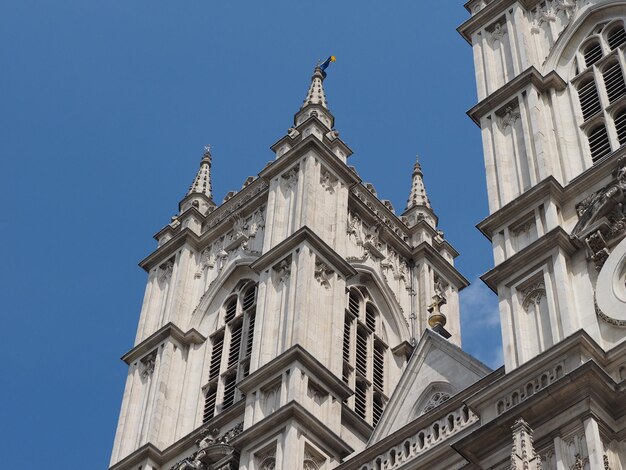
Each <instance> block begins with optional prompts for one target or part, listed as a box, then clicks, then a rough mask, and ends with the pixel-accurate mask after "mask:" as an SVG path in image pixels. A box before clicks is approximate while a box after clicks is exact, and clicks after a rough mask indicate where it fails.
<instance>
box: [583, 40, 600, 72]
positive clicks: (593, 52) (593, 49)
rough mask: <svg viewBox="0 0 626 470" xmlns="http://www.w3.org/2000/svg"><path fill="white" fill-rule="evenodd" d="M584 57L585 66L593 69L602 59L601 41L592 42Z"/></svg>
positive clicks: (585, 50)
mask: <svg viewBox="0 0 626 470" xmlns="http://www.w3.org/2000/svg"><path fill="white" fill-rule="evenodd" d="M583 56H584V57H585V65H586V66H587V67H591V66H592V65H593V64H595V63H596V62H597V61H599V60H600V59H601V58H602V46H601V45H600V41H592V42H591V43H590V44H588V45H587V46H585V49H584V50H583Z"/></svg>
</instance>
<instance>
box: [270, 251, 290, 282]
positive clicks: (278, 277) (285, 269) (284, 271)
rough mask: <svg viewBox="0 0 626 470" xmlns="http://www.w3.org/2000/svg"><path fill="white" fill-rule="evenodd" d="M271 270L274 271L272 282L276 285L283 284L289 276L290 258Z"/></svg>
mask: <svg viewBox="0 0 626 470" xmlns="http://www.w3.org/2000/svg"><path fill="white" fill-rule="evenodd" d="M272 270H273V271H274V282H275V283H276V284H278V285H280V284H285V283H286V282H287V281H288V280H289V277H290V276H291V256H288V257H287V258H285V259H283V260H282V261H280V262H279V263H278V264H277V265H275V266H274V267H273V268H272Z"/></svg>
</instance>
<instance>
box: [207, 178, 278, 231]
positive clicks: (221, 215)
mask: <svg viewBox="0 0 626 470" xmlns="http://www.w3.org/2000/svg"><path fill="white" fill-rule="evenodd" d="M267 188H268V184H267V182H266V181H265V180H262V179H257V180H255V181H253V182H252V183H251V184H250V185H249V186H247V187H246V189H245V191H240V192H239V193H237V197H236V198H233V199H232V202H231V201H230V200H229V201H228V204H225V205H222V206H220V207H218V208H217V209H215V211H213V212H212V213H211V215H210V217H209V218H208V220H207V224H206V225H207V228H209V229H210V228H213V227H215V226H216V225H218V224H220V223H221V222H222V221H224V220H226V219H227V218H228V217H230V216H231V215H233V214H235V213H236V212H237V211H239V209H241V208H242V207H243V206H244V205H245V204H246V203H247V202H248V201H250V200H251V199H253V198H255V197H256V196H257V195H258V194H260V193H262V192H263V191H265V190H266V189H267Z"/></svg>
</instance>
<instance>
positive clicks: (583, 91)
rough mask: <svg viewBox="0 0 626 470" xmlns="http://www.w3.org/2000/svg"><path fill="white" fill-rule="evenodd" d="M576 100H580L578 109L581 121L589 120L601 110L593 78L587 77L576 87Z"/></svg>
mask: <svg viewBox="0 0 626 470" xmlns="http://www.w3.org/2000/svg"><path fill="white" fill-rule="evenodd" d="M578 99H579V100H580V109H581V111H582V112H583V119H584V120H585V121H587V120H589V119H590V118H591V117H593V116H595V115H596V114H598V113H599V112H600V111H601V110H602V106H601V104H600V97H599V96H598V89H597V88H596V82H595V80H594V79H593V76H590V77H588V78H587V79H585V80H584V81H583V82H581V84H580V86H579V87H578Z"/></svg>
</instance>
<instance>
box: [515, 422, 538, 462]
mask: <svg viewBox="0 0 626 470" xmlns="http://www.w3.org/2000/svg"><path fill="white" fill-rule="evenodd" d="M512 430H513V446H512V449H511V470H528V469H531V468H535V469H537V470H541V458H540V457H539V456H538V455H537V453H536V452H535V447H534V445H533V430H532V429H531V428H530V426H529V425H528V423H527V422H526V421H524V420H523V419H522V418H520V419H518V420H517V421H515V424H514V425H513V428H512Z"/></svg>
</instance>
